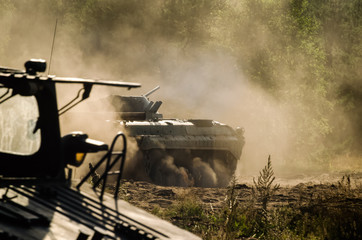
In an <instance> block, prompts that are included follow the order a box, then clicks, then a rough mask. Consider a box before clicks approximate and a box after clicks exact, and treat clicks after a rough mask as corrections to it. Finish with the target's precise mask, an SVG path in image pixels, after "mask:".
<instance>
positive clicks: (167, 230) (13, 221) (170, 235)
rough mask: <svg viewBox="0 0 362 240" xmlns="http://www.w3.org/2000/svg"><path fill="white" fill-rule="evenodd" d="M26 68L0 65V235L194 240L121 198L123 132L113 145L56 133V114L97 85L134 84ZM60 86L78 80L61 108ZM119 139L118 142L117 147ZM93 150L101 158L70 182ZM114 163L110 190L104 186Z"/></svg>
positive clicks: (39, 63) (38, 65) (40, 65)
mask: <svg viewBox="0 0 362 240" xmlns="http://www.w3.org/2000/svg"><path fill="white" fill-rule="evenodd" d="M25 68H26V71H21V70H16V69H10V68H0V239H14V240H18V239H26V240H27V239H67V240H71V239H77V240H85V239H92V240H101V239H198V237H196V236H194V235H193V234H191V233H189V232H187V231H185V230H182V229H179V228H177V227H175V226H173V225H172V224H171V223H169V222H166V221H163V220H161V219H159V218H157V217H155V216H153V215H151V214H148V213H146V212H145V211H143V210H141V209H138V208H136V207H134V206H132V205H130V204H129V203H127V202H125V201H122V200H119V199H118V189H119V187H120V179H121V178H122V171H123V166H124V159H125V155H126V152H127V151H126V149H127V148H126V144H127V140H126V137H125V135H124V134H123V133H122V132H119V133H117V134H115V137H114V140H113V142H112V144H111V145H110V146H108V144H106V143H104V142H100V141H96V140H93V139H90V138H88V135H87V134H85V133H82V132H72V133H70V134H67V135H65V136H63V137H61V134H60V126H59V115H62V114H65V113H66V112H67V111H68V110H69V109H70V108H72V107H74V106H75V105H76V104H77V103H79V102H82V101H83V100H85V99H87V98H88V97H89V95H90V92H91V90H92V87H93V86H94V85H104V86H113V87H125V88H135V87H139V86H140V85H139V84H137V83H125V82H109V81H95V80H90V79H78V78H61V77H55V76H40V75H39V74H38V73H40V72H44V71H45V69H46V62H45V61H43V60H31V61H28V62H26V63H25ZM58 84H66V85H68V86H69V85H70V84H72V85H76V86H81V89H80V91H79V94H78V96H77V97H75V98H74V99H73V100H71V101H70V102H69V103H68V104H66V105H65V106H64V107H62V108H59V109H58V106H57V104H58V103H57V96H56V85H58ZM117 142H119V144H121V145H122V146H123V147H122V148H121V149H120V150H118V151H114V146H115V145H116V143H117ZM91 152H94V153H96V152H103V157H102V158H101V159H100V160H99V161H98V162H96V164H95V165H94V166H91V169H90V171H89V172H88V173H86V174H85V176H84V178H82V179H80V180H79V181H76V182H75V181H74V180H73V178H72V175H73V174H72V173H73V170H74V169H77V167H78V166H80V165H82V163H83V161H84V158H85V155H87V154H88V153H91ZM117 164H118V165H119V170H118V172H117V173H116V174H117V183H116V186H115V188H114V195H113V196H112V195H110V194H109V193H107V192H106V191H105V187H106V186H109V185H107V176H108V174H109V170H110V169H111V168H112V167H113V166H115V165H117ZM101 165H105V166H104V167H103V168H104V169H105V171H104V173H100V172H99V169H100V166H101ZM118 165H117V166H118ZM97 170H98V173H97V172H96V171H97ZM112 174H114V173H112ZM90 181H92V182H93V185H90V184H89V183H88V182H90Z"/></svg>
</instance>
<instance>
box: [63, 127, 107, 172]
mask: <svg viewBox="0 0 362 240" xmlns="http://www.w3.org/2000/svg"><path fill="white" fill-rule="evenodd" d="M61 142H62V147H63V152H64V157H65V163H66V164H70V165H72V166H75V167H79V166H80V165H82V163H83V161H84V159H85V156H86V155H87V153H89V152H99V151H107V150H108V145H107V144H106V143H104V142H101V141H97V140H93V139H90V138H88V135H87V134H85V133H83V132H72V133H70V134H67V135H65V136H64V137H62V140H61Z"/></svg>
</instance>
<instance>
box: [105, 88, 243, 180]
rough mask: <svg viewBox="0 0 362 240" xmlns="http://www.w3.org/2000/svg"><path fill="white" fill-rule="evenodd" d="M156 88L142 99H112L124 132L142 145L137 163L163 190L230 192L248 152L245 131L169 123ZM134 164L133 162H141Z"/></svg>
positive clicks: (201, 122) (208, 123)
mask: <svg viewBox="0 0 362 240" xmlns="http://www.w3.org/2000/svg"><path fill="white" fill-rule="evenodd" d="M158 89H159V87H156V88H154V89H153V90H151V91H149V92H148V93H146V94H144V95H142V96H121V95H111V96H109V97H107V98H106V99H103V100H102V101H101V104H100V105H101V106H102V107H104V106H105V105H107V104H106V103H111V105H113V107H114V108H115V111H116V112H117V113H118V116H117V117H118V119H120V120H119V121H118V122H119V124H120V125H121V126H122V129H124V131H125V132H126V133H127V135H128V136H129V137H131V138H134V139H135V140H136V142H137V145H138V148H139V150H140V151H138V152H137V153H138V154H136V155H135V156H134V158H138V159H137V160H138V161H139V159H141V162H142V163H143V165H144V167H145V170H146V174H147V175H148V177H149V178H150V179H151V181H152V182H154V183H156V184H160V185H181V186H190V185H194V186H202V187H217V186H221V187H222V186H226V185H227V184H228V183H229V181H230V179H231V177H232V175H233V174H234V172H235V169H236V165H237V161H238V159H239V158H240V156H241V152H242V148H243V146H244V136H243V129H241V128H237V129H233V128H231V127H230V126H228V125H225V124H222V123H219V122H217V121H214V120H209V119H189V120H181V119H164V118H163V116H162V114H160V113H159V112H158V109H159V108H160V106H161V104H162V102H161V101H156V102H152V101H150V100H149V98H148V97H149V96H150V95H151V94H152V93H153V92H155V91H156V90H158ZM137 160H136V159H133V160H132V161H137Z"/></svg>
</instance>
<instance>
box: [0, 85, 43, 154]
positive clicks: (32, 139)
mask: <svg viewBox="0 0 362 240" xmlns="http://www.w3.org/2000/svg"><path fill="white" fill-rule="evenodd" d="M6 91H7V89H4V88H1V89H0V96H2V95H3V94H4V93H5V92H6ZM3 99H4V98H2V99H1V100H3ZM38 117H39V110H38V105H37V101H36V99H35V97H33V96H30V97H24V96H20V95H15V96H13V97H11V98H10V99H8V100H6V101H5V102H3V103H1V104H0V152H6V153H11V154H18V155H31V154H34V153H36V152H37V151H38V150H39V148H40V129H37V130H36V131H35V126H36V123H37V120H38Z"/></svg>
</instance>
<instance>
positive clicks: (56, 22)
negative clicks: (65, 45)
mask: <svg viewBox="0 0 362 240" xmlns="http://www.w3.org/2000/svg"><path fill="white" fill-rule="evenodd" d="M57 25H58V18H57V19H56V20H55V27H54V35H53V43H52V50H51V52H50V59H49V67H48V75H49V72H50V66H51V64H52V57H53V50H54V42H55V34H56V33H57Z"/></svg>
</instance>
